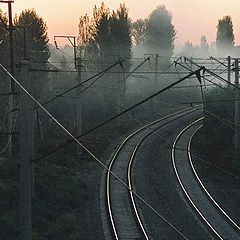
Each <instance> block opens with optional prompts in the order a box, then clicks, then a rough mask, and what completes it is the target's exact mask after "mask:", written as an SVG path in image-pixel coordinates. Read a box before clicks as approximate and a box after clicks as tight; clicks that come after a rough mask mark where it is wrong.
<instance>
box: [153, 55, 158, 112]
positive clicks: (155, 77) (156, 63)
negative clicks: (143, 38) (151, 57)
mask: <svg viewBox="0 0 240 240" xmlns="http://www.w3.org/2000/svg"><path fill="white" fill-rule="evenodd" d="M155 60H156V61H155V75H154V89H153V91H154V92H155V91H156V90H157V79H158V75H157V74H158V54H156V59H155ZM153 107H154V111H155V112H157V99H156V97H155V98H154V99H153Z"/></svg>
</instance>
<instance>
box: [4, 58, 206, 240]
mask: <svg viewBox="0 0 240 240" xmlns="http://www.w3.org/2000/svg"><path fill="white" fill-rule="evenodd" d="M0 66H1V67H2V69H3V70H4V71H5V72H6V73H7V74H8V75H9V76H10V77H11V79H12V80H13V81H14V82H15V84H16V85H17V86H18V87H19V88H20V89H21V90H22V91H23V92H24V93H25V94H26V95H27V96H28V97H29V98H30V99H31V100H32V101H34V102H35V103H36V104H37V105H38V106H39V107H40V108H41V109H42V110H43V111H44V112H45V113H46V114H47V115H48V116H49V117H50V118H51V119H52V120H53V121H54V122H55V123H56V124H57V125H58V126H59V127H60V128H61V129H62V130H63V131H64V132H65V133H67V134H68V135H69V136H70V137H71V138H72V139H73V140H74V141H75V142H76V143H77V144H79V145H80V146H81V147H82V148H83V149H84V150H85V151H86V152H87V153H88V154H89V155H90V156H91V157H92V158H93V159H95V160H96V161H97V162H98V163H99V164H100V165H101V166H102V167H103V168H104V169H105V170H106V171H108V172H109V173H110V174H111V175H112V176H114V177H115V178H116V179H117V180H118V181H119V182H120V183H121V184H122V185H123V186H124V187H125V188H127V189H128V190H129V191H130V192H132V193H133V194H134V195H135V196H136V197H137V198H138V199H139V200H140V201H142V202H143V203H144V204H145V205H146V206H147V207H148V208H149V209H151V210H152V211H153V212H154V213H155V214H157V216H158V217H160V218H161V219H162V220H163V221H165V222H166V223H167V224H168V225H169V226H170V227H171V228H172V229H174V230H175V231H176V232H177V233H178V234H179V235H180V236H182V237H183V238H184V239H188V238H187V237H186V236H185V235H184V234H183V233H182V232H181V231H180V230H178V229H177V228H176V227H175V226H174V225H173V224H171V223H170V222H169V221H168V220H167V219H166V218H165V217H163V216H162V215H161V214H160V213H159V212H158V211H157V210H156V209H154V208H153V207H152V206H151V205H150V204H148V203H147V202H146V200H145V199H143V198H142V197H141V196H140V195H139V194H138V193H137V192H136V191H134V190H132V189H131V188H129V187H128V185H127V184H126V183H125V182H124V181H123V180H122V179H120V178H119V177H118V176H117V175H116V174H115V173H114V172H113V171H111V170H110V169H109V168H108V167H107V166H106V165H105V164H104V163H102V161H101V160H100V159H99V158H97V157H96V156H95V155H94V154H93V153H92V152H91V151H90V150H89V149H88V148H87V147H85V145H83V144H82V143H81V142H80V141H79V140H78V139H77V138H76V137H75V136H74V135H73V134H72V133H71V132H69V130H68V129H66V128H65V127H64V126H63V125H62V124H61V123H60V122H59V121H58V120H57V119H56V118H55V117H54V116H53V115H52V114H51V113H50V112H49V111H48V110H47V109H46V108H45V107H44V106H43V105H42V104H41V103H40V102H39V101H38V100H37V99H35V98H34V97H33V96H32V95H31V94H30V93H29V92H28V91H27V90H26V89H25V88H24V87H23V86H22V85H21V83H20V82H19V81H18V80H17V79H16V78H15V77H14V76H12V74H11V73H9V72H8V70H7V69H6V68H5V67H4V66H3V65H2V64H1V63H0ZM201 70H202V69H201ZM198 71H200V70H198ZM194 74H195V73H194ZM190 75H192V74H190ZM186 78H187V76H186V77H185V78H184V79H182V81H183V80H185V79H186ZM155 95H156V94H154V96H155ZM148 99H149V98H148ZM125 112H126V111H125ZM118 115H119V114H118Z"/></svg>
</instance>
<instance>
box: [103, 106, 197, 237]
mask: <svg viewBox="0 0 240 240" xmlns="http://www.w3.org/2000/svg"><path fill="white" fill-rule="evenodd" d="M199 109H201V107H200V108H196V109H191V110H190V109H185V110H182V111H179V112H177V113H174V114H171V115H168V116H166V117H164V118H161V119H159V120H157V121H154V122H152V123H150V124H147V125H145V126H143V127H141V128H140V129H138V130H137V131H135V132H133V133H132V134H130V135H129V136H128V137H126V138H125V139H124V140H123V142H122V143H121V145H120V146H119V147H118V148H117V150H116V151H115V154H114V156H113V157H112V159H111V161H110V164H109V171H107V173H106V193H105V194H106V205H107V207H106V209H107V212H108V213H107V214H108V218H109V221H108V225H110V227H109V228H110V231H111V234H110V235H111V237H110V236H109V237H108V238H107V239H124V240H125V239H150V237H149V234H148V233H147V231H146V229H145V227H144V223H143V221H142V219H141V216H140V214H139V212H138V209H137V206H136V203H135V195H136V194H134V193H135V192H134V189H133V186H132V179H131V175H132V173H131V169H132V168H131V166H132V162H133V159H134V156H135V154H136V152H137V150H138V148H139V146H140V145H141V143H142V141H144V139H145V138H146V137H147V136H149V135H150V134H152V133H153V132H155V131H157V130H158V129H160V128H161V127H163V126H166V125H167V124H169V123H171V122H173V121H176V120H178V119H180V118H182V117H184V116H186V115H190V114H192V113H195V112H196V111H198V110H199ZM111 173H114V174H116V175H117V176H118V177H119V178H120V179H121V180H122V182H120V181H119V179H116V178H115V177H114V176H113V175H112V174H111ZM105 236H106V234H105Z"/></svg>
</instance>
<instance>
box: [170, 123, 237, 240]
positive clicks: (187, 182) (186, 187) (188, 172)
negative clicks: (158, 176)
mask: <svg viewBox="0 0 240 240" xmlns="http://www.w3.org/2000/svg"><path fill="white" fill-rule="evenodd" d="M202 119H203V118H200V119H198V120H196V121H195V122H193V123H191V124H190V125H188V126H187V127H185V128H184V129H183V130H182V131H181V132H180V133H179V134H178V136H177V137H176V139H175V141H174V144H173V146H172V163H173V168H174V172H175V174H176V177H177V180H178V182H179V184H180V186H181V189H182V191H183V192H184V194H185V196H186V197H187V199H188V200H189V202H190V204H191V206H192V207H193V209H194V210H195V211H196V212H197V214H198V216H199V217H200V218H201V220H202V221H203V222H204V223H205V224H206V225H207V226H208V228H209V229H210V231H211V232H212V233H213V234H214V235H215V236H216V237H217V238H218V239H222V240H224V239H234V240H235V239H240V227H239V226H238V225H237V224H236V223H235V222H234V221H233V220H232V219H231V217H230V216H228V214H227V213H226V212H225V211H224V210H223V209H222V208H221V207H220V206H219V204H218V203H217V201H216V200H215V199H214V198H213V197H212V196H211V195H210V193H209V192H208V191H207V189H206V188H205V186H204V184H203V183H202V181H201V179H200V178H199V176H198V174H197V172H196V170H195V168H194V166H193V163H192V158H191V151H190V150H191V142H192V139H193V137H194V135H195V134H196V132H197V131H198V130H199V129H200V128H201V127H202V125H201V124H200V123H201V120H202Z"/></svg>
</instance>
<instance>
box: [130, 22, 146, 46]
mask: <svg viewBox="0 0 240 240" xmlns="http://www.w3.org/2000/svg"><path fill="white" fill-rule="evenodd" d="M131 34H132V41H133V44H134V45H135V46H142V45H143V44H144V42H145V38H146V19H137V21H135V22H133V23H132V24H131Z"/></svg>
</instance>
